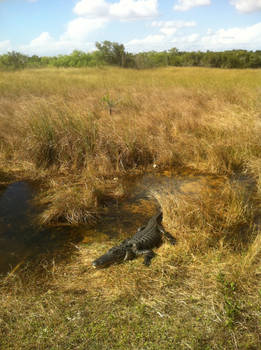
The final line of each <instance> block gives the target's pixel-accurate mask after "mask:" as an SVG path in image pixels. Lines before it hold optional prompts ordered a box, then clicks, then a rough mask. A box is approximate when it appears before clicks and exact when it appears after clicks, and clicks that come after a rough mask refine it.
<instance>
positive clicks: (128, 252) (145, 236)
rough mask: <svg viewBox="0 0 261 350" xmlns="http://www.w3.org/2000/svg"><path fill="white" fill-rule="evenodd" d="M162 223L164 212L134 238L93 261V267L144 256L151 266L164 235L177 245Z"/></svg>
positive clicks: (146, 263)
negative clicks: (155, 250)
mask: <svg viewBox="0 0 261 350" xmlns="http://www.w3.org/2000/svg"><path fill="white" fill-rule="evenodd" d="M161 222H162V212H160V213H158V214H157V215H155V216H153V217H152V218H151V219H150V220H149V222H148V224H147V225H146V226H143V227H141V228H139V229H138V231H137V232H136V233H135V235H134V236H133V237H131V238H129V239H126V240H125V241H123V242H122V243H121V244H120V245H118V246H116V247H113V248H111V249H109V250H108V252H107V253H105V254H104V255H102V256H101V257H99V258H98V259H96V260H95V261H93V263H92V265H93V266H94V267H96V268H102V267H106V266H109V265H112V264H116V263H120V262H123V261H125V260H132V259H134V258H135V257H137V256H139V255H144V262H143V263H144V265H146V266H149V265H150V263H151V259H152V258H153V257H154V256H155V253H154V252H153V250H152V249H153V248H156V247H159V246H160V245H161V244H162V237H163V235H165V237H167V238H168V240H169V241H170V243H171V244H175V243H176V239H175V238H174V237H173V236H171V234H170V233H168V232H166V231H165V230H164V228H163V226H162V224H161Z"/></svg>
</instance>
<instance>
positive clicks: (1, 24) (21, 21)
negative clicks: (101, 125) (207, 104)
mask: <svg viewBox="0 0 261 350" xmlns="http://www.w3.org/2000/svg"><path fill="white" fill-rule="evenodd" d="M103 40H110V41H117V42H119V43H123V44H124V45H125V47H126V49H127V50H128V51H131V52H137V51H148V50H166V49H170V48H172V47H176V48H178V49H179V50H187V51H191V50H204V51H205V50H226V49H240V48H242V49H250V50H260V49H261V0H0V54H1V53H5V52H7V51H11V50H15V51H19V52H23V53H25V54H29V55H33V54H37V55H56V54H65V53H70V52H72V51H73V50H74V49H78V50H84V51H92V50H94V48H95V42H96V41H103Z"/></svg>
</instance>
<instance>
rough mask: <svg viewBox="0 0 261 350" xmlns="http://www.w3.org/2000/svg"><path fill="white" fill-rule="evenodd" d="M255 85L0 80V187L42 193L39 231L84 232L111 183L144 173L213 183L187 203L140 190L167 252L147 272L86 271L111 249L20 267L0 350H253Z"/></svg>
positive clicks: (61, 76)
mask: <svg viewBox="0 0 261 350" xmlns="http://www.w3.org/2000/svg"><path fill="white" fill-rule="evenodd" d="M260 82H261V71H260V70H215V69H205V68H202V69H201V68H164V69H155V70H146V71H135V70H123V69H117V68H102V69H95V68H93V69H41V70H25V71H23V72H12V73H0V96H1V97H0V164H1V167H0V176H1V177H2V178H4V177H5V179H6V173H8V174H12V175H13V176H21V177H29V178H34V179H42V180H44V181H43V184H44V186H43V192H42V194H40V201H41V202H42V203H44V204H45V206H46V210H45V211H44V212H43V214H42V222H44V223H48V222H61V221H66V222H69V223H71V224H76V223H79V222H86V221H93V220H95V215H96V209H97V207H98V206H99V199H100V198H101V197H102V196H103V195H104V194H106V192H109V193H110V194H112V195H113V194H115V195H116V193H119V188H117V184H119V186H120V181H113V178H114V177H117V178H119V179H120V178H121V177H124V176H129V175H130V174H132V173H133V172H139V173H141V172H145V171H146V170H152V169H154V168H153V165H154V166H155V165H156V166H157V167H156V169H164V168H174V169H176V170H177V169H179V168H182V167H189V168H191V169H195V170H196V171H197V172H198V173H201V174H204V173H205V174H206V173H207V174H212V175H215V176H214V177H215V178H216V179H217V181H216V183H213V184H214V186H212V187H211V186H208V185H207V184H206V186H202V187H201V188H199V190H198V191H196V192H195V193H194V195H190V196H188V195H186V191H185V195H184V193H181V192H180V193H179V192H177V193H175V195H174V194H173V192H172V191H170V190H168V188H165V190H164V191H158V190H157V191H156V190H154V191H152V193H151V194H152V195H153V196H154V197H156V199H157V200H158V202H159V204H160V205H161V207H162V209H163V213H164V222H163V223H164V226H165V228H166V229H167V230H168V231H170V232H171V233H172V234H173V235H174V236H175V237H176V238H177V245H176V246H175V247H173V246H169V245H167V244H164V245H163V246H162V247H161V248H159V249H158V250H157V257H155V259H153V262H152V265H151V267H150V268H149V269H146V268H145V267H144V266H143V265H142V264H141V261H140V259H137V260H134V261H131V262H128V263H125V264H122V265H120V266H114V267H113V266H112V267H111V268H110V269H109V270H101V271H97V270H93V269H92V268H91V266H90V263H91V261H92V260H93V259H95V258H96V257H97V256H98V255H99V254H102V253H104V251H106V250H107V249H108V248H109V247H111V246H112V245H113V244H114V243H115V244H117V243H118V241H117V240H115V241H113V242H103V243H102V244H101V243H99V244H98V243H92V244H88V245H86V246H81V247H77V249H78V254H77V255H76V256H74V257H72V259H71V261H70V262H69V263H67V264H66V265H58V264H56V262H55V260H52V261H51V262H49V265H48V264H47V262H46V261H44V262H43V263H44V270H46V274H43V275H39V274H38V273H35V274H33V273H32V272H31V270H30V266H29V265H26V264H24V265H22V266H21V267H20V269H21V272H22V274H21V275H22V276H23V278H21V277H19V275H18V274H13V275H12V276H10V278H9V279H5V280H3V281H2V284H1V288H0V291H1V293H0V298H1V299H0V300H1V308H0V347H1V346H2V347H3V348H4V349H11V348H16V349H50V348H53V349H92V350H93V349H123V348H128V349H147V350H152V349H164V350H166V349H174V348H175V349H206V350H207V349H242V350H243V349H244V350H245V349H259V347H260V346H259V344H260V342H261V339H260V334H261V330H260V307H261V303H260V300H261V299H260V291H261V284H260V282H261V280H260V276H261V265H260V258H261V255H260V254H261V250H260V249H261V248H260V247H261V245H260V240H261V238H260V237H261V233H260V198H261V162H260V154H261V143H260V135H261V122H260V101H261V99H260V95H261V90H260ZM235 178H237V179H238V181H234V179H235ZM245 179H246V183H245V182H244V181H245ZM0 182H1V179H0ZM21 275H20V276H21ZM1 342H2V343H1Z"/></svg>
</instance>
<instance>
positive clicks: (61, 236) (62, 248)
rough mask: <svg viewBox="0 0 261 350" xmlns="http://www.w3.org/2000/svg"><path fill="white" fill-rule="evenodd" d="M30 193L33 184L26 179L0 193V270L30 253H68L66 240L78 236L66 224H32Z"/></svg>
mask: <svg viewBox="0 0 261 350" xmlns="http://www.w3.org/2000/svg"><path fill="white" fill-rule="evenodd" d="M34 194H35V188H34V187H33V185H31V184H29V183H26V182H16V183H13V184H11V185H9V186H8V187H7V188H6V189H5V190H4V191H3V190H2V194H1V193H0V195H1V196H0V251H1V254H0V274H1V273H6V272H7V271H10V270H11V269H12V268H14V267H15V266H16V265H17V264H19V263H20V262H21V261H26V260H27V259H31V258H32V257H34V258H37V257H39V258H40V257H41V256H43V254H44V255H49V256H50V258H51V257H52V256H54V255H56V256H57V258H59V257H61V256H65V255H68V254H69V253H71V251H72V247H73V246H72V244H69V242H70V243H72V242H74V243H77V242H79V241H80V239H81V238H80V236H79V235H76V234H74V232H73V230H71V229H69V228H64V227H63V228H62V227H61V228H59V227H58V228H42V227H40V226H37V225H35V224H34V220H33V218H34V216H35V215H36V214H37V210H38V209H37V208H36V207H35V206H33V205H32V199H33V197H34ZM57 250H58V251H57ZM66 252H67V253H66ZM65 253H66V254H65Z"/></svg>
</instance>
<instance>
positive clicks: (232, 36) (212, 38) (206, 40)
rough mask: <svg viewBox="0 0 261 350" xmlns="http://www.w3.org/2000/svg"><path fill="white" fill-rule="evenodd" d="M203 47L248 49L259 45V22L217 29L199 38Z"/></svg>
mask: <svg viewBox="0 0 261 350" xmlns="http://www.w3.org/2000/svg"><path fill="white" fill-rule="evenodd" d="M201 45H202V47H203V48H204V49H209V50H224V49H240V48H242V49H249V50H256V49H258V48H260V47H261V22H259V23H257V24H255V25H252V26H249V27H245V28H238V27H235V28H229V29H219V30H218V31H216V32H214V33H209V34H207V35H206V36H203V37H202V38H201Z"/></svg>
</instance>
